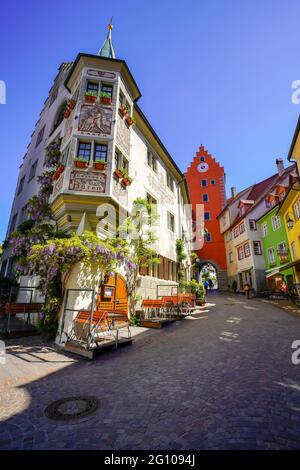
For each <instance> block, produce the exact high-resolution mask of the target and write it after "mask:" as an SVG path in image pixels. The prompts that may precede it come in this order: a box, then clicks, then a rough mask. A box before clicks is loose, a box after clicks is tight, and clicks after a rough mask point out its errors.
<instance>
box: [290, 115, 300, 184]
mask: <svg viewBox="0 0 300 470" xmlns="http://www.w3.org/2000/svg"><path fill="white" fill-rule="evenodd" d="M288 159H289V160H290V161H294V162H296V165H297V169H298V176H299V178H300V116H299V119H298V122H297V126H296V129H295V133H294V137H293V140H292V144H291V148H290V151H289V155H288Z"/></svg>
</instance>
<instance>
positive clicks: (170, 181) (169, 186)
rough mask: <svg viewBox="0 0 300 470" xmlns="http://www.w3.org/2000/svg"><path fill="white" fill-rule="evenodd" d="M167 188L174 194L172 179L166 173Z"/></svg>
mask: <svg viewBox="0 0 300 470" xmlns="http://www.w3.org/2000/svg"><path fill="white" fill-rule="evenodd" d="M167 186H168V188H169V189H171V191H173V192H174V178H173V177H172V176H171V175H170V173H168V172H167Z"/></svg>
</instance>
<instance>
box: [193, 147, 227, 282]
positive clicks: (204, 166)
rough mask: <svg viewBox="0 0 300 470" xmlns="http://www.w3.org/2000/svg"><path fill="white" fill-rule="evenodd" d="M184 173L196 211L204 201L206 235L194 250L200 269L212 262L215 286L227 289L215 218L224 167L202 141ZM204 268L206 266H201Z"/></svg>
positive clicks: (222, 248)
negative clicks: (214, 272)
mask: <svg viewBox="0 0 300 470" xmlns="http://www.w3.org/2000/svg"><path fill="white" fill-rule="evenodd" d="M185 175H186V180H187V184H188V187H189V192H190V199H191V204H192V207H193V212H194V213H196V211H195V208H196V204H203V205H204V223H205V229H206V236H205V240H204V245H203V248H201V250H198V251H196V254H197V257H198V258H199V261H198V265H199V272H200V271H201V270H202V269H203V268H205V267H208V271H210V270H211V267H209V265H212V266H213V267H214V268H215V270H216V275H217V281H218V288H219V289H220V290H226V289H227V288H228V285H227V263H226V252H225V243H224V236H223V235H222V234H221V233H220V225H219V221H218V219H217V216H218V215H219V214H220V212H221V211H222V209H223V207H224V205H225V201H226V194H225V172H224V168H223V167H222V166H221V165H220V164H219V163H218V162H217V161H216V160H215V159H214V158H213V157H212V155H210V154H209V153H208V152H207V150H205V148H204V147H203V145H201V147H200V148H199V151H198V152H197V153H196V156H195V157H194V159H193V160H192V162H191V164H190V166H189V167H188V169H187V172H186V174H185ZM205 270H207V269H203V271H205Z"/></svg>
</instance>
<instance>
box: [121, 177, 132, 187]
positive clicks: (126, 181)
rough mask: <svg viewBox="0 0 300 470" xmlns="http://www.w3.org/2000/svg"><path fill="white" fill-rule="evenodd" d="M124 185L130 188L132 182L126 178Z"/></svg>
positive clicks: (123, 181)
mask: <svg viewBox="0 0 300 470" xmlns="http://www.w3.org/2000/svg"><path fill="white" fill-rule="evenodd" d="M122 183H123V184H124V186H130V185H131V181H129V180H128V179H126V178H123V179H122Z"/></svg>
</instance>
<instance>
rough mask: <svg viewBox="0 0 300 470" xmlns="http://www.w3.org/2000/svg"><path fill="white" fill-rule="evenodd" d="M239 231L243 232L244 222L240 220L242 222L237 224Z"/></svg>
mask: <svg viewBox="0 0 300 470" xmlns="http://www.w3.org/2000/svg"><path fill="white" fill-rule="evenodd" d="M239 231H240V234H242V233H244V232H245V224H244V222H242V223H241V224H240V225H239Z"/></svg>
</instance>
